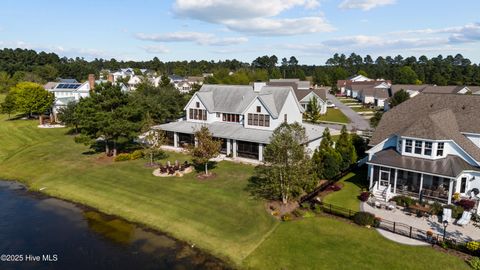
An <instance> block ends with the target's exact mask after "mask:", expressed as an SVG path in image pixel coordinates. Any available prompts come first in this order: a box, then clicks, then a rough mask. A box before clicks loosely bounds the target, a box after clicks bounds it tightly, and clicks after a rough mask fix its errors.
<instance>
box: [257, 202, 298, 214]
mask: <svg viewBox="0 0 480 270" xmlns="http://www.w3.org/2000/svg"><path fill="white" fill-rule="evenodd" d="M298 206H299V205H298V202H289V203H287V204H284V203H282V202H281V201H269V202H267V203H265V210H266V211H267V212H268V213H270V214H272V213H275V215H273V214H272V215H273V216H274V217H276V218H281V217H282V216H283V215H285V214H287V213H291V212H292V211H293V210H295V209H297V208H298Z"/></svg>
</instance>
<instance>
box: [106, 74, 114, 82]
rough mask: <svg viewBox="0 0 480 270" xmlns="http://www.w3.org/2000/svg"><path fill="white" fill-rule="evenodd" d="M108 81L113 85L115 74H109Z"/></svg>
mask: <svg viewBox="0 0 480 270" xmlns="http://www.w3.org/2000/svg"><path fill="white" fill-rule="evenodd" d="M107 81H109V82H111V83H113V74H108V76H107Z"/></svg>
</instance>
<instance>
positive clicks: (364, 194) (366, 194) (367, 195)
mask: <svg viewBox="0 0 480 270" xmlns="http://www.w3.org/2000/svg"><path fill="white" fill-rule="evenodd" d="M370 195H371V193H370V192H368V191H364V192H362V193H360V195H359V196H358V199H359V200H360V201H362V202H366V201H368V198H370Z"/></svg>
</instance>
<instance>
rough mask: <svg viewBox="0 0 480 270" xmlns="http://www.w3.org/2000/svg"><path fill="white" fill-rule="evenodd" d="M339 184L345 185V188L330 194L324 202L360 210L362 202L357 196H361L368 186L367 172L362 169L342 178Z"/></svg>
mask: <svg viewBox="0 0 480 270" xmlns="http://www.w3.org/2000/svg"><path fill="white" fill-rule="evenodd" d="M339 183H342V184H343V188H342V189H341V190H339V191H336V192H332V193H330V194H328V195H327V196H325V198H324V199H323V201H324V202H325V203H331V204H333V205H337V206H341V207H344V208H348V209H351V210H355V211H358V210H360V200H359V199H358V198H357V196H358V195H360V192H361V190H362V188H366V187H367V186H368V183H367V170H366V169H364V168H362V169H360V170H356V171H353V172H350V173H348V174H347V175H345V176H344V177H342V179H340V180H339Z"/></svg>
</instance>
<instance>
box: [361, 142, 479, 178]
mask: <svg viewBox="0 0 480 270" xmlns="http://www.w3.org/2000/svg"><path fill="white" fill-rule="evenodd" d="M368 163H369V164H373V165H379V166H386V167H394V168H399V169H405V170H410V171H416V172H423V173H427V174H435V175H441V176H445V177H450V178H454V177H457V176H458V175H459V174H460V173H461V172H462V171H465V170H472V171H480V168H477V167H474V166H472V165H470V164H468V163H467V162H466V161H464V160H463V159H462V158H460V157H457V156H452V155H449V156H447V157H446V158H442V159H438V160H429V159H423V158H415V157H408V156H402V155H400V154H399V153H398V152H397V151H395V149H393V148H388V149H385V150H383V151H380V152H378V153H376V154H375V155H374V156H373V158H372V160H370V161H369V162H368Z"/></svg>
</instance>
